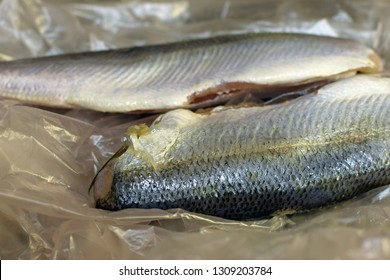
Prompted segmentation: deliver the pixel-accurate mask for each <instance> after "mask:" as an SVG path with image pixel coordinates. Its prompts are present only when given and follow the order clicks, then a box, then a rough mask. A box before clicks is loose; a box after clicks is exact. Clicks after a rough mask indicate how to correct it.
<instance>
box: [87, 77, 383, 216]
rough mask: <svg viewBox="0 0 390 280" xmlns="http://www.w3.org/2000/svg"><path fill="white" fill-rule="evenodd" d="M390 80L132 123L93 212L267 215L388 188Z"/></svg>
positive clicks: (365, 80) (98, 184)
mask: <svg viewBox="0 0 390 280" xmlns="http://www.w3.org/2000/svg"><path fill="white" fill-rule="evenodd" d="M389 108H390V78H381V77H372V76H371V75H358V76H355V77H353V78H348V79H344V80H340V81H337V82H335V83H332V84H329V85H326V86H324V87H323V88H321V89H320V90H319V91H318V93H317V94H311V95H306V96H304V97H301V98H298V99H295V100H293V101H290V102H288V103H286V104H277V105H270V106H266V107H249V108H238V109H221V110H217V111H215V112H213V113H211V114H206V115H201V114H196V113H193V112H190V111H188V110H185V109H178V110H174V111H171V112H168V113H166V114H164V115H162V116H161V117H160V118H159V119H157V120H156V121H155V123H154V124H153V125H151V126H150V127H147V126H146V125H141V126H133V127H130V128H129V131H128V132H127V136H126V137H127V138H126V139H127V140H126V141H125V143H126V145H127V146H128V147H127V150H126V149H124V150H123V151H122V154H121V155H120V154H118V155H116V156H115V157H114V158H113V159H112V160H111V161H109V162H108V164H107V165H106V166H105V168H103V169H102V170H101V171H100V173H98V175H97V177H96V178H95V180H94V182H93V185H92V187H93V188H94V194H95V199H96V207H97V208H103V209H108V210H120V209H125V208H145V209H148V208H160V209H171V208H182V209H185V210H188V211H192V212H198V213H204V214H208V215H214V216H219V217H223V218H228V219H237V220H246V219H252V218H262V217H267V216H269V215H272V214H273V213H278V212H285V211H303V210H308V209H312V208H317V207H321V206H324V205H329V204H333V203H336V202H339V201H343V200H346V199H350V198H352V197H354V196H356V195H358V194H360V193H363V192H365V191H368V190H370V189H373V188H375V187H379V186H384V185H387V184H389V183H390V137H389V136H390V109H389Z"/></svg>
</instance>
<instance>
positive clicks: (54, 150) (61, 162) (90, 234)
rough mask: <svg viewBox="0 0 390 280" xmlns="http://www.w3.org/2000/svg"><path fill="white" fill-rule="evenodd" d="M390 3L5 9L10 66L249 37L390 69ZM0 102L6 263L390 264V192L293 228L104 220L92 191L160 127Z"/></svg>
mask: <svg viewBox="0 0 390 280" xmlns="http://www.w3.org/2000/svg"><path fill="white" fill-rule="evenodd" d="M389 14H390V4H389V3H388V2H386V1H303V0H301V1H271V0H268V1H267V0H266V1H257V0H244V1H233V0H230V1H222V0H213V1H205V0H197V1H185V0H177V1H175V0H166V1H156V0H154V1H153V0H150V1H140V0H138V1H136V0H134V1H131V0H128V1H125V0H122V1H119V0H117V1H92V0H90V1H81V0H78V1H76V0H73V1H65V0H64V1H60V0H57V1H55V0H51V1H50V0H24V1H23V0H2V1H1V2H0V59H13V58H21V57H32V56H42V55H52V54H59V53H66V52H77V51H87V50H101V49H107V48H117V47H125V46H132V45H145V44H152V43H161V42H168V41H175V40H179V39H184V38H195V37H207V36H210V35H213V34H224V33H238V32H245V31H259V32H260V31H286V32H306V33H315V34H325V35H331V36H343V37H350V38H354V39H357V40H360V41H362V42H364V43H366V44H368V45H370V46H372V47H374V48H375V49H376V50H377V51H378V52H379V53H380V55H381V56H382V58H383V59H384V60H385V61H386V60H389V57H390V51H389V46H390V44H389V43H390V41H389V40H390V36H389V34H390V20H389V17H388V15H389ZM141 117H143V116H131V115H121V114H102V113H96V112H91V111H83V110H54V109H47V108H46V109H45V108H37V107H30V106H24V105H22V104H18V103H17V102H12V101H5V100H0V257H1V258H2V259H17V258H20V259H144V258H146V259H215V258H217V259H225V258H227V259H241V258H242V259H340V258H341V259H383V258H390V220H389V218H390V188H389V187H386V186H385V187H381V188H378V189H375V190H373V191H371V192H369V193H366V194H364V195H362V196H360V197H358V198H356V199H353V200H350V201H347V202H344V203H340V204H338V205H336V206H331V207H327V208H323V209H320V210H319V211H313V212H311V213H308V214H299V215H294V216H291V217H284V216H279V217H274V218H271V219H262V220H255V221H250V222H237V221H230V220H223V219H220V218H215V217H210V216H205V215H198V214H194V213H189V212H185V211H182V210H170V211H162V210H158V209H155V210H154V209H152V210H142V209H127V210H123V211H119V212H109V211H104V210H99V209H95V208H94V203H93V198H92V197H91V196H90V195H89V194H88V188H89V185H90V183H91V180H92V178H93V177H94V175H95V173H96V172H97V170H98V169H99V168H100V167H101V166H102V165H103V164H104V162H105V161H106V160H107V159H108V158H109V157H110V156H111V155H112V154H113V153H114V152H115V150H116V149H117V148H118V147H119V145H120V142H119V139H120V136H121V135H122V133H123V132H124V131H125V129H126V128H127V127H128V126H129V125H130V124H131V123H134V122H142V121H146V122H150V121H152V120H153V116H150V117H148V118H146V119H140V118H141Z"/></svg>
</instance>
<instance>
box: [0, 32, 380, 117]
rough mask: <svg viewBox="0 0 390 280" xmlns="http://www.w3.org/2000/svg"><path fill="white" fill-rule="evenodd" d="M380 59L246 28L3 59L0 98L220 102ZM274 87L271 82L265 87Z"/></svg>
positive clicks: (99, 103)
mask: <svg viewBox="0 0 390 280" xmlns="http://www.w3.org/2000/svg"><path fill="white" fill-rule="evenodd" d="M381 65H382V64H381V60H380V58H379V57H378V55H377V54H376V53H375V52H374V51H373V50H372V49H370V48H368V47H366V46H364V45H362V44H360V43H358V42H355V41H352V40H347V39H341V38H332V37H321V36H315V35H305V34H283V33H274V34H273V33H257V34H256V33H250V34H241V35H226V36H219V37H214V38H207V39H197V40H190V41H183V42H175V43H169V44H162V45H153V46H145V47H133V48H128V49H119V50H111V51H100V52H89V53H78V54H67V55H59V56H52V57H42V58H31V59H20V60H14V61H3V62H0V97H4V98H12V99H17V100H21V101H24V102H31V103H35V104H39V105H46V106H55V107H81V108H86V109H92V110H97V111H103V112H134V111H167V110H171V109H175V108H199V107H203V106H208V105H214V104H218V103H220V102H223V101H226V100H227V99H228V98H230V97H232V96H233V95H234V93H241V92H254V91H255V92H263V93H265V92H270V91H272V90H271V89H272V88H273V87H276V88H280V87H281V88H284V87H287V88H288V87H289V86H291V85H300V84H306V83H313V82H315V81H323V80H334V79H338V78H340V77H344V76H345V75H352V74H354V73H355V72H357V71H360V72H367V73H370V72H377V71H378V70H380V69H381V67H382V66H381ZM270 88H271V89H270Z"/></svg>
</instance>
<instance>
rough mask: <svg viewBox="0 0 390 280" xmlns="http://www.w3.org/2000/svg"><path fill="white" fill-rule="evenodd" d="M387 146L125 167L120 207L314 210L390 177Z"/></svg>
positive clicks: (259, 212) (238, 214) (233, 215)
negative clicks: (166, 166) (146, 167)
mask: <svg viewBox="0 0 390 280" xmlns="http://www.w3.org/2000/svg"><path fill="white" fill-rule="evenodd" d="M381 142H382V143H385V144H381ZM384 145H385V146H386V147H387V148H388V147H389V143H388V141H387V142H386V140H384V139H382V141H381V139H375V140H372V141H371V140H370V141H367V142H365V143H364V144H352V145H348V146H347V147H346V146H345V145H344V144H340V145H339V146H337V147H335V146H334V145H332V147H331V149H329V147H323V148H321V149H317V148H316V149H309V150H305V151H303V152H302V151H301V152H299V149H301V148H300V147H296V148H294V149H293V150H292V151H290V152H288V153H276V154H272V152H271V153H269V152H268V153H267V152H264V153H263V154H252V155H237V156H229V157H226V158H224V159H223V160H222V159H218V158H215V159H213V160H209V161H204V160H203V159H199V160H195V161H189V162H186V163H179V162H178V163H176V164H175V166H171V168H169V169H166V170H163V171H162V172H161V173H159V174H157V173H155V172H153V171H151V170H142V171H141V170H135V171H134V172H126V173H119V174H117V176H116V177H115V182H114V185H115V190H116V195H117V201H118V208H120V209H121V208H160V209H171V208H182V209H186V210H188V211H194V212H198V213H205V214H210V215H215V216H220V217H224V218H229V219H250V218H256V217H263V216H267V215H270V214H272V213H274V212H275V211H281V210H302V209H310V208H313V207H317V206H321V205H324V204H329V203H333V202H337V201H340V200H343V199H345V198H349V197H353V196H354V195H356V194H358V193H361V192H363V191H366V190H368V189H371V188H373V187H374V186H381V185H384V184H388V183H390V173H389V165H390V163H389V156H388V154H386V149H384V148H386V147H385V146H384ZM387 153H388V150H387ZM352 166H353V168H351V167H352ZM129 190H132V191H131V192H129Z"/></svg>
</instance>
